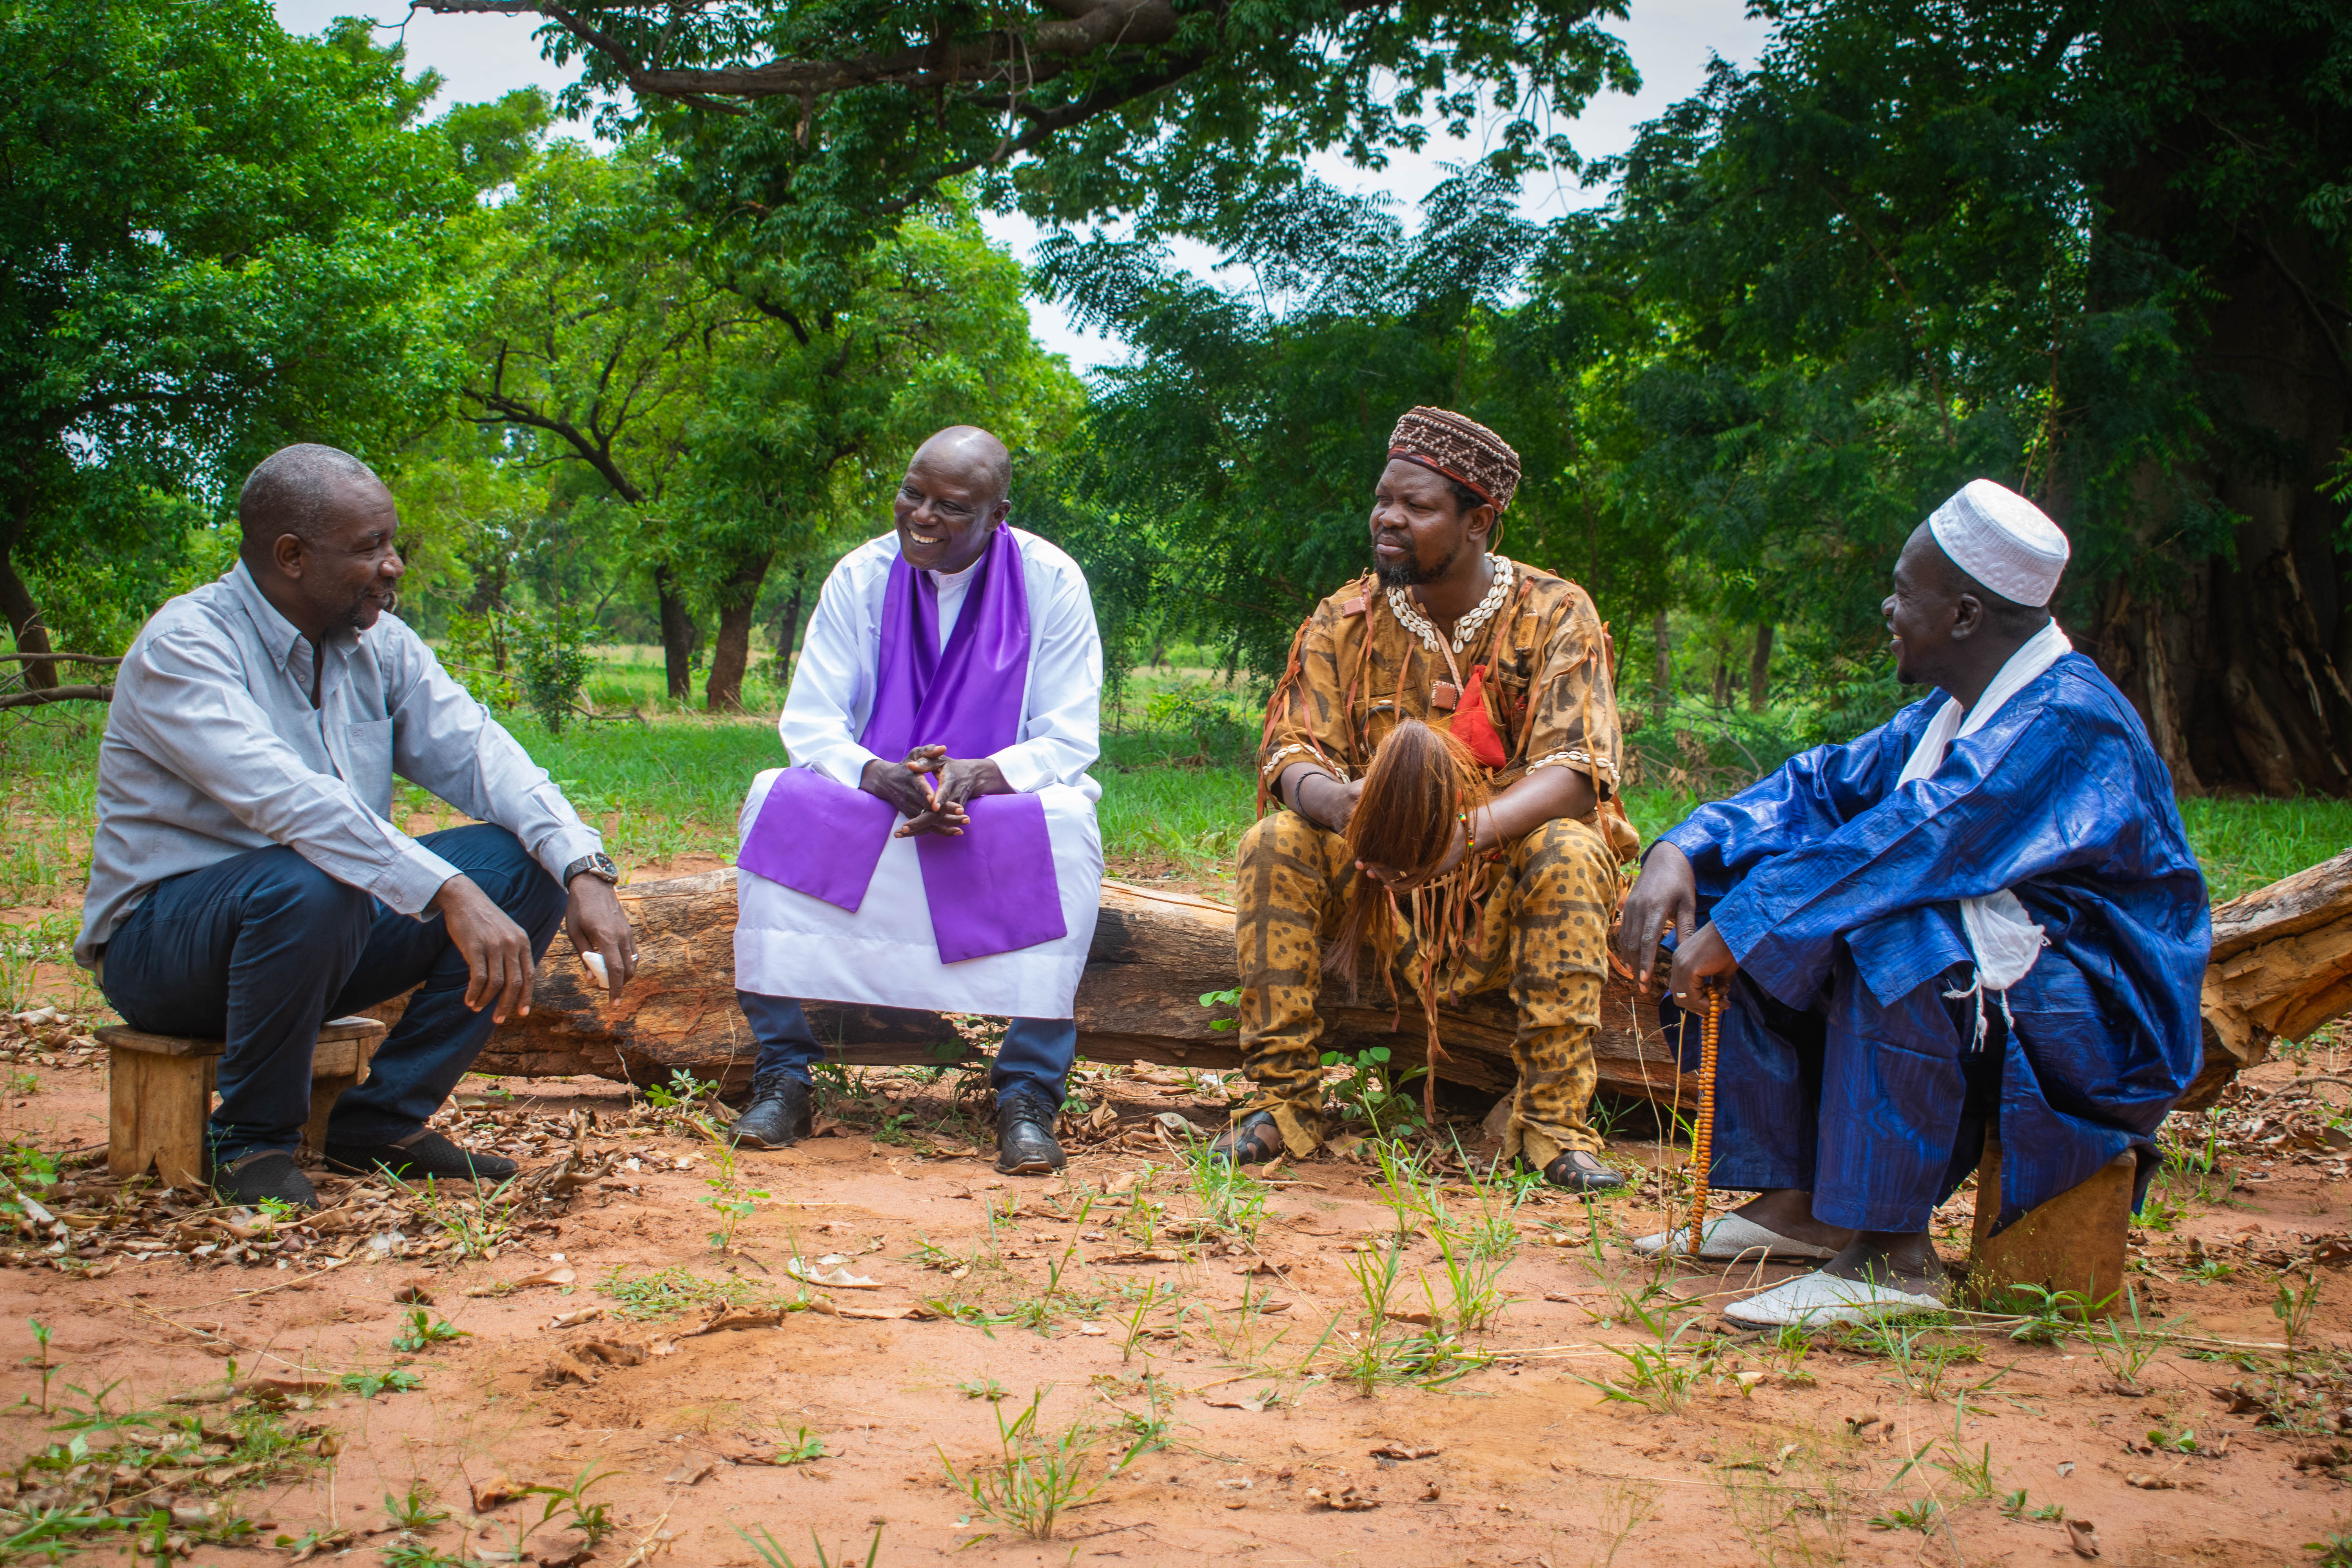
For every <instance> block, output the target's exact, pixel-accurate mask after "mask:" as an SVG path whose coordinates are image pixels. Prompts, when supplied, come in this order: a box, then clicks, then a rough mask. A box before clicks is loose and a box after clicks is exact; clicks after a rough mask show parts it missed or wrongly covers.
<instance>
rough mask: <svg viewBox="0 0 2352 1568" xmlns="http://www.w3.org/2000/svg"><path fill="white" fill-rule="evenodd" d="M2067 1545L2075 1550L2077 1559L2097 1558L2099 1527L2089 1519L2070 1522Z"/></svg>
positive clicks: (2071, 1520)
mask: <svg viewBox="0 0 2352 1568" xmlns="http://www.w3.org/2000/svg"><path fill="white" fill-rule="evenodd" d="M2066 1544H2067V1545H2069V1546H2071V1547H2073V1548H2074V1555H2075V1556H2077V1557H2096V1556H2097V1555H2098V1554H2099V1531H2098V1527H2097V1526H2096V1525H2095V1524H2093V1523H2092V1522H2091V1521H2089V1520H2087V1519H2070V1520H2068V1521H2066Z"/></svg>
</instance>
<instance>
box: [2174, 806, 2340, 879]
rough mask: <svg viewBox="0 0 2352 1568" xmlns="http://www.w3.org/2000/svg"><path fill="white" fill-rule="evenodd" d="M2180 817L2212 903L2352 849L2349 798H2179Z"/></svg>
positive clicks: (2289, 874)
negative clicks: (2211, 897) (2201, 867)
mask: <svg viewBox="0 0 2352 1568" xmlns="http://www.w3.org/2000/svg"><path fill="white" fill-rule="evenodd" d="M2180 820H2181V822H2182V823H2183V824H2184V825H2185V826H2187V827H2188V829H2189V844H2190V845H2191V846H2192V847H2194V848H2195V849H2196V851H2197V858H2198V861H2199V863H2200V864H2201V865H2202V866H2203V867H2204V868H2205V882H2206V886H2207V887H2208V888H2209V889H2210V891H2211V893H2212V895H2213V901H2214V902H2215V903H2217V904H2218V903H2222V902H2225V901H2226V900H2231V899H2234V898H2236V897H2237V896H2238V895H2239V894H2241V893H2248V892H2252V890H2253V889H2256V888H2259V887H2262V886H2263V885H2264V884H2265V883H2269V882H2275V881H2277V880H2278V879H2280V878H2281V877H2286V876H2291V875H2293V874H2294V873H2295V872H2297V871H2300V870H2302V869H2303V868H2305V867H2306V866H2316V865H2317V864H2319V862H2321V861H2322V860H2326V859H2327V858H2330V857H2332V856H2336V855H2339V854H2342V853H2343V852H2344V850H2346V849H2347V848H2352V801H2347V800H2322V799H2315V798H2312V797H2310V796H2305V797H2303V798H2300V799H2296V800H2256V799H2251V798H2247V797H2244V796H2219V795H2217V796H2210V797H2207V798H2205V799H2201V800H2183V801H2182V802H2181V803H2180Z"/></svg>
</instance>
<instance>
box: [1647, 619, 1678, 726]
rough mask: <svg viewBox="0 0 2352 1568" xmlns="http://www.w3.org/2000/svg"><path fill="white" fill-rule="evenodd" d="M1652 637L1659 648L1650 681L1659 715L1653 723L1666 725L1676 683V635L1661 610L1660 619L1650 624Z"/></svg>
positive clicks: (1652, 695)
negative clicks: (1670, 696)
mask: <svg viewBox="0 0 2352 1568" xmlns="http://www.w3.org/2000/svg"><path fill="white" fill-rule="evenodd" d="M1650 637H1651V640H1652V642H1653V643H1654V646H1655V647H1656V648H1657V653H1658V658H1657V664H1656V667H1655V669H1654V673H1653V674H1652V677H1651V679H1650V692H1651V701H1652V702H1654V704H1655V705H1656V707H1657V710H1658V711H1657V715H1656V717H1655V718H1654V719H1653V720H1652V721H1651V722H1653V723H1664V721H1665V717H1666V710H1667V708H1668V707H1669V706H1670V700H1669V688H1671V687H1672V686H1673V685H1674V683H1675V634H1674V628H1673V627H1672V626H1669V625H1668V624H1667V622H1666V612H1665V611H1664V610H1660V611H1659V612H1658V618H1657V619H1656V620H1654V621H1653V622H1651V623H1650Z"/></svg>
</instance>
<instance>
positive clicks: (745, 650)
mask: <svg viewBox="0 0 2352 1568" xmlns="http://www.w3.org/2000/svg"><path fill="white" fill-rule="evenodd" d="M775 558H776V552H774V551H772V550H762V551H761V552H759V553H758V554H756V555H746V556H744V557H743V558H742V559H740V560H739V561H738V562H736V563H735V570H734V571H732V572H730V573H729V574H728V575H727V581H726V582H724V583H722V584H719V641H718V642H717V643H716V644H715V645H714V646H713V647H711V650H710V679H709V681H708V682H707V683H705V685H704V686H703V689H702V700H703V704H704V706H705V707H707V708H708V709H709V710H710V711H711V712H713V713H740V712H741V711H743V675H744V672H745V671H746V670H748V669H750V668H751V616H752V612H753V611H754V610H755V609H757V608H758V606H759V600H760V584H761V583H763V582H765V581H766V580H767V576H768V563H769V562H771V561H772V560H774V559H775Z"/></svg>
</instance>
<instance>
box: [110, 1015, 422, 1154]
mask: <svg viewBox="0 0 2352 1568" xmlns="http://www.w3.org/2000/svg"><path fill="white" fill-rule="evenodd" d="M383 1032H384V1026H383V1025H382V1024H381V1023H378V1022H377V1021H376V1020H375V1019H373V1018H330V1019H329V1020H327V1022H326V1023H325V1025H323V1026H321V1027H320V1030H319V1044H318V1047H317V1048H316V1049H315V1051H314V1052H313V1053H312V1055H311V1058H310V1122H309V1124H308V1125H307V1126H305V1127H304V1128H303V1129H302V1147H303V1149H304V1150H305V1151H306V1152H310V1153H311V1154H314V1155H315V1154H317V1153H319V1152H320V1151H321V1150H323V1149H324V1148H325V1147H326V1144H327V1116H328V1113H329V1112H331V1111H332V1110H334V1108H335V1100H336V1097H337V1096H339V1095H341V1093H342V1092H343V1090H345V1089H350V1088H352V1086H353V1085H355V1084H357V1083H358V1082H359V1081H360V1080H361V1079H363V1078H365V1077H366V1076H367V1069H368V1060H369V1058H372V1057H373V1056H374V1055H375V1047H376V1042H377V1040H379V1039H380V1038H382V1037H383ZM97 1033H98V1037H99V1038H100V1040H102V1041H104V1042H105V1044H106V1067H107V1090H106V1100H107V1104H106V1121H107V1127H106V1168H107V1169H108V1170H110V1171H111V1172H113V1173H114V1174H116V1175H118V1176H143V1175H145V1174H146V1173H148V1172H149V1171H150V1170H152V1171H153V1172H154V1173H155V1175H156V1177H157V1179H158V1180H160V1181H162V1182H163V1183H165V1184H168V1185H170V1186H174V1187H201V1186H204V1185H206V1184H208V1183H209V1182H210V1181H211V1179H212V1163H211V1160H210V1158H209V1156H208V1153H207V1151H206V1142H205V1123H206V1122H207V1121H209V1120H210V1119H211V1117H212V1113H213V1087H214V1080H215V1077H216V1076H217V1075H218V1072H219V1069H220V1058H221V1052H222V1051H223V1049H225V1048H226V1042H224V1041H221V1040H200V1039H192V1038H189V1037H185V1036H180V1035H150V1034H145V1033H142V1031H140V1030H138V1029H133V1028H131V1027H130V1026H127V1025H121V1024H118V1025H115V1026H112V1027H110V1028H105V1029H100V1030H99V1031H98V1032H97Z"/></svg>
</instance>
